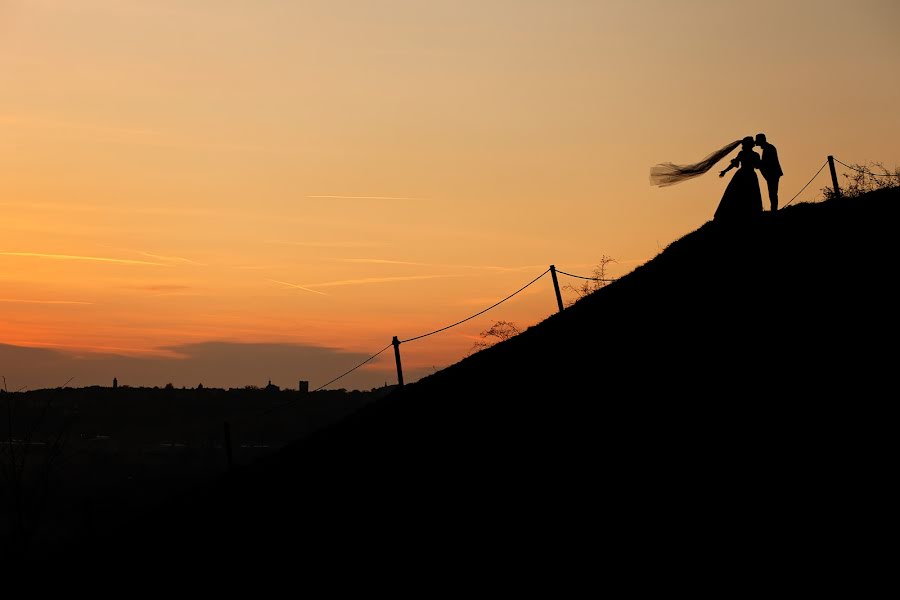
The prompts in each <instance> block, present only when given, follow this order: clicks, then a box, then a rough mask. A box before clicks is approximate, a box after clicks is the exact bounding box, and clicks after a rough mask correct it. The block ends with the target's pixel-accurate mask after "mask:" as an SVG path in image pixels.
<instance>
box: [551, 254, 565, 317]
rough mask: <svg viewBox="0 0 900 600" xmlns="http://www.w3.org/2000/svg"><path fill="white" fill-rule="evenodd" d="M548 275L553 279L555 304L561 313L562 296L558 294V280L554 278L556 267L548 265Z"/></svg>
mask: <svg viewBox="0 0 900 600" xmlns="http://www.w3.org/2000/svg"><path fill="white" fill-rule="evenodd" d="M550 275H551V276H552V277H553V289H554V290H556V304H557V305H558V306H559V312H562V311H563V302H562V294H560V293H559V279H557V278H556V265H550Z"/></svg>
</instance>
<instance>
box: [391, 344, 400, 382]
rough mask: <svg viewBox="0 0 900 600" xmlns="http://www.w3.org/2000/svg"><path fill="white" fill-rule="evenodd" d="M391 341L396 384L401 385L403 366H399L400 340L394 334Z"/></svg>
mask: <svg viewBox="0 0 900 600" xmlns="http://www.w3.org/2000/svg"><path fill="white" fill-rule="evenodd" d="M391 343H392V344H394V360H395V361H397V385H399V386H400V387H403V367H401V366H400V340H398V339H397V336H396V335H395V336H394V339H393V340H392V341H391Z"/></svg>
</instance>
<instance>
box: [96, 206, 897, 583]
mask: <svg viewBox="0 0 900 600" xmlns="http://www.w3.org/2000/svg"><path fill="white" fill-rule="evenodd" d="M898 216H900V193H898V190H896V189H894V190H886V191H881V192H877V193H871V194H869V195H866V196H864V197H860V198H855V199H849V200H841V201H828V202H823V203H819V204H801V205H796V206H788V207H786V208H784V209H783V210H781V211H779V213H777V214H775V215H770V214H768V213H765V214H763V215H761V216H760V218H759V219H758V220H757V221H755V222H753V223H749V224H748V225H747V226H746V227H741V228H733V227H721V226H719V224H716V223H712V222H709V223H706V224H705V225H703V226H702V227H700V228H699V229H698V230H697V231H695V232H693V233H691V234H689V235H686V236H684V237H683V238H681V239H679V240H677V241H675V242H673V243H672V244H671V245H670V246H668V247H667V248H666V249H665V250H664V251H663V252H661V253H660V254H659V255H658V256H656V257H655V258H653V259H652V260H650V261H649V262H648V263H646V264H645V265H643V266H641V267H639V268H637V269H636V270H635V271H633V272H632V273H630V274H629V275H627V276H625V277H622V278H621V279H620V280H618V281H616V282H614V283H612V284H610V285H608V286H607V287H605V288H603V289H601V290H599V291H598V292H596V293H594V294H592V295H591V296H589V297H586V298H585V299H583V300H581V301H580V302H578V303H577V304H575V305H574V306H572V307H570V308H568V309H566V310H565V311H564V312H562V313H560V314H557V315H554V316H552V317H550V318H548V319H546V320H545V321H544V322H542V323H540V324H538V325H536V326H534V327H532V328H530V329H528V330H527V331H525V332H523V333H522V334H520V335H519V336H517V337H515V338H513V339H511V340H509V341H507V342H504V343H501V344H498V345H497V346H494V347H492V348H489V349H486V350H484V351H482V352H479V353H477V354H475V355H473V356H472V357H469V358H467V359H465V360H462V361H460V362H459V363H457V364H455V365H453V366H451V367H448V368H446V369H444V370H442V371H440V372H438V373H435V374H434V375H431V376H429V377H426V378H424V379H422V380H420V381H419V382H417V383H415V384H411V385H407V386H405V387H404V388H401V389H399V390H397V391H395V392H394V393H392V394H391V395H390V396H388V397H387V398H384V399H382V400H379V401H378V402H376V403H374V404H373V405H371V406H370V407H368V408H366V409H364V410H362V411H360V412H359V413H357V414H356V415H355V416H353V417H352V418H350V419H347V420H346V421H344V422H342V423H341V424H339V425H337V426H334V427H331V428H328V429H327V430H325V431H323V432H321V433H320V434H318V435H315V436H313V437H311V438H310V439H308V440H305V441H304V442H302V443H299V444H296V445H294V446H292V447H290V448H288V449H286V450H285V451H282V452H280V453H278V454H277V455H275V456H272V457H270V458H269V459H267V460H264V461H262V462H260V463H259V464H258V465H257V466H255V467H253V468H249V469H245V470H243V471H238V472H236V473H234V474H233V475H232V476H230V477H228V478H226V479H225V480H224V481H222V482H220V484H219V485H218V486H216V487H215V488H214V489H212V490H210V491H209V494H207V495H198V496H192V497H190V498H185V499H183V500H181V501H180V502H178V503H175V504H173V506H172V507H171V508H170V510H169V512H167V513H165V514H159V515H156V516H155V517H153V518H150V519H143V520H141V521H140V522H139V523H136V524H135V528H134V529H133V530H131V531H129V532H127V538H128V541H124V540H123V539H122V537H121V536H119V537H115V538H104V539H103V540H102V543H101V544H100V545H99V546H100V547H102V548H111V547H114V548H116V549H117V551H116V554H118V555H119V556H128V557H129V558H134V557H137V556H140V555H141V554H140V552H141V551H143V550H146V549H148V548H158V547H165V548H166V549H167V550H166V552H167V553H175V554H174V556H176V557H177V556H178V552H181V551H183V552H184V557H185V558H188V557H196V556H205V557H216V559H217V560H218V559H222V560H224V558H223V557H230V559H232V560H236V556H237V554H236V553H240V557H241V558H240V560H245V559H246V558H247V556H248V553H247V549H248V548H253V549H254V551H253V552H252V553H249V555H252V556H253V557H255V558H256V559H259V560H268V559H269V558H272V557H274V556H275V555H278V556H282V555H283V553H284V552H285V550H283V547H284V545H283V544H285V543H286V544H287V546H288V547H289V550H288V552H289V554H290V555H291V556H293V557H296V558H297V560H301V557H302V559H303V560H312V558H311V557H314V558H315V559H323V558H325V557H332V558H336V559H339V560H340V561H341V564H345V565H346V564H353V561H362V562H366V563H372V562H378V561H400V562H402V563H403V564H405V565H407V567H409V566H410V565H413V564H421V563H422V562H428V563H430V564H432V565H434V564H437V563H441V561H450V563H449V564H453V565H456V568H458V569H460V570H462V571H468V570H471V569H474V568H476V565H482V566H484V565H493V567H492V568H498V566H499V564H500V563H506V562H508V561H511V562H512V563H514V564H516V565H517V566H516V568H517V569H525V570H527V569H529V568H532V567H533V568H534V569H542V568H546V567H548V566H549V565H550V564H555V563H560V564H565V565H568V566H567V568H570V569H573V570H578V571H580V570H581V569H580V568H579V565H582V564H589V565H593V567H591V568H600V567H599V565H602V568H603V569H604V570H607V569H612V570H616V569H628V570H630V569H637V568H638V565H641V564H648V563H647V561H650V560H652V557H653V556H656V555H658V554H664V555H666V556H668V557H669V558H668V561H669V562H670V563H672V564H674V562H677V561H679V560H689V559H692V558H691V557H693V559H696V560H697V561H701V562H703V561H706V562H705V563H703V564H706V565H707V566H709V564H711V563H710V562H709V561H719V560H726V559H725V558H724V556H718V557H717V555H719V554H722V555H728V556H730V557H731V560H733V559H734V558H735V556H736V555H735V554H734V553H735V552H736V551H737V550H736V548H740V549H741V550H740V552H744V551H749V550H750V549H751V548H754V547H755V544H757V543H763V542H764V543H766V544H767V545H768V550H767V552H770V553H779V552H787V548H796V547H797V544H801V543H802V544H804V545H806V544H813V545H815V544H821V545H828V544H831V543H833V541H834V540H835V539H836V538H837V537H838V536H839V535H843V534H846V533H847V531H845V530H844V525H842V519H841V514H843V511H845V510H848V509H852V510H854V511H855V510H856V509H857V508H858V507H859V502H860V501H863V500H865V502H868V503H870V504H868V506H869V509H868V511H863V512H855V513H854V514H855V515H856V518H857V519H859V521H858V522H857V525H859V524H861V523H863V522H864V521H865V519H866V518H869V516H871V514H872V512H871V509H872V508H873V507H874V506H875V505H876V504H877V503H878V502H879V500H878V498H879V488H880V486H881V483H880V482H882V481H885V478H884V476H883V475H884V470H885V469H887V468H888V467H889V462H888V458H887V454H886V449H887V445H888V442H889V439H890V438H889V437H888V436H892V435H893V433H892V432H891V431H890V429H891V428H892V425H893V421H892V419H891V418H890V417H889V415H890V414H891V413H890V412H889V408H890V405H891V404H892V403H893V402H894V400H893V399H892V398H893V394H892V393H891V392H890V391H891V389H892V386H893V377H894V375H895V373H896V367H895V362H896V356H897V354H896V352H895V350H894V347H895V344H896V339H897V332H898V331H897V330H898V318H897V306H898V303H897V292H896V291H895V290H896V282H895V281H894V277H895V274H896V265H897V264H898V258H900V249H898V244H897V234H896V228H897V224H898ZM867 515H868V516H867ZM825 524H827V525H826V526H823V525H825ZM775 540H778V542H777V543H775ZM388 546H389V547H390V548H391V550H390V552H387V551H386V548H387V547H388ZM125 547H127V548H128V551H127V552H124V551H122V548H125ZM276 547H277V548H278V550H277V551H276V550H274V548H276ZM698 548H702V549H703V550H702V551H701V550H698ZM267 549H272V551H271V552H268V551H267ZM307 564H311V563H307ZM443 564H447V563H443Z"/></svg>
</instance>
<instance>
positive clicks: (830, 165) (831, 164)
mask: <svg viewBox="0 0 900 600" xmlns="http://www.w3.org/2000/svg"><path fill="white" fill-rule="evenodd" d="M828 168H829V169H831V185H833V186H834V197H835V198H840V197H841V186H839V185H838V181H837V173H836V172H835V171H834V157H833V156H831V155H830V154H829V155H828Z"/></svg>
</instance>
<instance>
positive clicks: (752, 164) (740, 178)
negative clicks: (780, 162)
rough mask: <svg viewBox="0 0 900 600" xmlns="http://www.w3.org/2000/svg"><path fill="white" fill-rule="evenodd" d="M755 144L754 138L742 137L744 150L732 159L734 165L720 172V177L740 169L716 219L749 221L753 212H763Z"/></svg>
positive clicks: (720, 203)
mask: <svg viewBox="0 0 900 600" xmlns="http://www.w3.org/2000/svg"><path fill="white" fill-rule="evenodd" d="M755 145H756V142H755V140H754V139H753V138H752V137H745V138H744V139H742V140H741V151H740V152H738V155H737V156H736V157H734V158H733V159H731V164H730V165H728V167H726V168H725V169H724V170H722V171H720V172H719V177H725V173H727V172H728V171H730V170H731V169H734V168H737V172H735V174H734V176H733V177H732V178H731V181H729V182H728V186H727V187H726V188H725V192H724V193H723V194H722V199H721V200H720V201H719V206H718V207H717V208H716V212H715V214H714V215H713V218H714V219H715V220H717V221H735V220H746V219H749V218H751V217H752V216H753V215H755V214H757V213H761V212H762V209H763V207H762V192H761V191H760V187H759V178H758V177H757V176H756V169H759V168H760V166H761V165H762V160H761V158H760V156H759V154H757V153H756V151H755V150H754V149H753V146H755Z"/></svg>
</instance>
